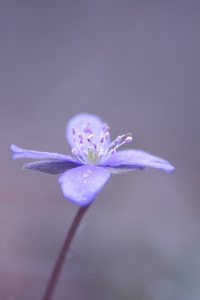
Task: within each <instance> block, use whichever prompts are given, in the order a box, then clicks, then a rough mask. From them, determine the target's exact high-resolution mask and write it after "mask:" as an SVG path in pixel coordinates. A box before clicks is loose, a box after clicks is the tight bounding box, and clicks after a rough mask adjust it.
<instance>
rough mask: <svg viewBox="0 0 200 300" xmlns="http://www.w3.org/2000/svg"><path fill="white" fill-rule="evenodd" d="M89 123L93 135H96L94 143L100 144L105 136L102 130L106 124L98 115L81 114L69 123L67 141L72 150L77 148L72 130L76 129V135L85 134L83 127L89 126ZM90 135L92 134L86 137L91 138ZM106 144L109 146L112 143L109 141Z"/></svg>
mask: <svg viewBox="0 0 200 300" xmlns="http://www.w3.org/2000/svg"><path fill="white" fill-rule="evenodd" d="M88 122H89V123H90V125H91V128H92V133H93V134H94V139H93V141H95V142H96V143H98V142H99V140H100V138H101V137H102V134H103V131H102V128H103V125H104V123H103V122H102V121H101V119H100V118H99V117H97V116H96V115H91V114H79V115H77V116H75V117H73V118H72V119H71V120H70V121H69V123H68V125H67V128H66V136H67V140H68V142H69V144H70V146H71V147H72V148H74V147H76V144H75V142H74V140H73V138H74V136H73V135H72V128H74V130H75V132H76V134H78V133H79V132H81V133H83V126H85V125H87V123H88ZM90 134H91V133H88V134H87V135H86V136H89V135H90ZM105 142H106V143H107V144H109V142H110V141H109V140H108V141H105Z"/></svg>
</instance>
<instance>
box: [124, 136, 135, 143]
mask: <svg viewBox="0 0 200 300" xmlns="http://www.w3.org/2000/svg"><path fill="white" fill-rule="evenodd" d="M132 139H133V138H132V136H129V137H127V138H126V139H125V141H124V142H125V143H130V142H131V141H132Z"/></svg>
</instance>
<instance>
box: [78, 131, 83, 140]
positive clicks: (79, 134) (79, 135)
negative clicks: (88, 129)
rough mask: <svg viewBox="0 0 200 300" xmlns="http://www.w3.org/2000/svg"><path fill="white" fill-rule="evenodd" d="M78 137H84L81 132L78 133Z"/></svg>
mask: <svg viewBox="0 0 200 300" xmlns="http://www.w3.org/2000/svg"><path fill="white" fill-rule="evenodd" d="M78 137H79V139H80V140H81V141H82V140H83V139H84V137H83V134H82V133H81V132H79V133H78Z"/></svg>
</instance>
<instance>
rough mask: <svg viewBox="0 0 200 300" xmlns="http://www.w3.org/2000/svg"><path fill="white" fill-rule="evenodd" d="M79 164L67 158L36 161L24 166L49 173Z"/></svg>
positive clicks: (57, 172)
mask: <svg viewBox="0 0 200 300" xmlns="http://www.w3.org/2000/svg"><path fill="white" fill-rule="evenodd" d="M77 166H79V165H77V164H76V163H74V162H71V161H66V160H58V159H57V160H45V161H35V162H32V163H29V164H26V165H25V166H23V168H24V169H29V170H34V171H39V172H42V173H47V174H60V173H63V172H65V171H66V170H68V169H72V168H75V167H77Z"/></svg>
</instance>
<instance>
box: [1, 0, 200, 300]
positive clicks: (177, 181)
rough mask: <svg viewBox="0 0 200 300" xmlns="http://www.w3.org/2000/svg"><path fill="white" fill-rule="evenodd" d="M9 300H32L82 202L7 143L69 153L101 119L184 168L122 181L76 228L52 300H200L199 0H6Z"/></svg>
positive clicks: (4, 266) (4, 230)
mask: <svg viewBox="0 0 200 300" xmlns="http://www.w3.org/2000/svg"><path fill="white" fill-rule="evenodd" d="M0 15H1V17H0V49H1V59H0V60H1V67H0V76H1V79H0V86H1V87H0V106H1V107H0V130H1V171H0V176H1V180H0V185H1V186H0V193H1V198H0V299H3V300H11V299H12V300H36V299H38V300H39V299H41V296H42V295H43V292H44V289H45V286H46V284H47V280H48V278H49V275H50V272H51V270H52V268H53V266H54V263H55V260H56V257H57V255H58V253H59V250H60V248H61V245H62V243H63V241H64V238H65V236H66V232H67V230H68V228H69V226H70V224H71V222H72V220H73V217H74V215H75V214H76V211H77V209H78V207H77V206H76V205H74V204H72V203H70V202H69V201H67V200H66V199H65V198H64V197H63V195H62V193H61V190H60V186H59V184H58V183H57V179H58V176H53V175H46V174H41V173H36V172H31V171H21V166H22V165H23V164H24V163H25V162H28V161H30V160H17V161H14V162H13V161H12V160H11V153H10V151H9V147H10V144H11V143H14V144H17V145H18V146H21V147H24V148H28V149H35V150H44V151H45V150H46V151H55V152H60V153H66V154H67V153H70V147H69V145H68V144H67V141H66V138H65V127H66V124H67V122H68V120H69V119H70V118H71V117H73V116H74V115H76V114H78V113H80V112H88V113H94V114H97V115H99V116H100V117H101V118H102V120H103V121H106V122H108V123H109V125H110V127H111V131H110V132H111V136H112V137H113V138H115V137H116V136H117V135H119V134H122V133H126V132H132V133H133V137H134V139H133V142H132V143H131V144H129V145H128V147H129V148H137V149H143V150H145V151H148V152H150V153H152V154H155V155H157V156H160V157H163V158H165V159H167V160H169V161H170V162H171V163H172V164H174V165H175V167H176V171H175V173H173V174H172V175H168V174H166V173H164V172H162V171H159V170H153V169H148V170H147V171H145V172H141V171H134V172H131V173H127V174H122V175H119V176H113V177H112V178H111V179H110V180H109V182H108V183H107V184H106V186H105V187H104V189H103V190H102V191H101V193H100V194H98V196H97V198H96V201H95V202H94V203H93V204H92V206H91V207H90V210H89V211H88V212H87V215H86V217H85V218H84V220H83V223H82V225H81V226H80V229H79V231H78V233H77V235H76V237H75V240H74V243H73V245H72V247H71V250H70V254H69V255H68V258H67V261H66V262H65V266H64V269H63V272H62V275H61V278H60V281H59V284H58V286H57V289H56V293H55V297H54V299H58V300H66V299H73V300H79V299H81V300H86V299H96V300H102V299H106V300H107V299H109V300H112V299H113V300H114V299H115V300H118V299H126V300H129V299H130V300H131V299H137V300H199V299H200V284H199V283H200V197H199V195H200V180H199V179H200V159H199V157H200V155H199V153H200V147H199V146H200V140H199V137H200V135H199V131H200V118H199V108H200V102H199V101H200V99H199V96H200V88H199V87H200V84H199V78H200V76H199V75H200V64H199V53H200V39H199V37H200V36H199V32H200V18H199V16H200V2H199V1H198V0H197V1H194V0H192V1H185V0H183V1H180V0H173V1H156V0H155V1H139V0H138V1H137V0H125V1H122V0H121V1H118V0H116V1H115V0H109V1H104V0H102V1H92V0H88V1H87V0H86V1H79V0H78V1H59V0H58V1H38V0H36V1H25V0H18V1H14V0H9V1H5V0H3V1H1V4H0Z"/></svg>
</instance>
